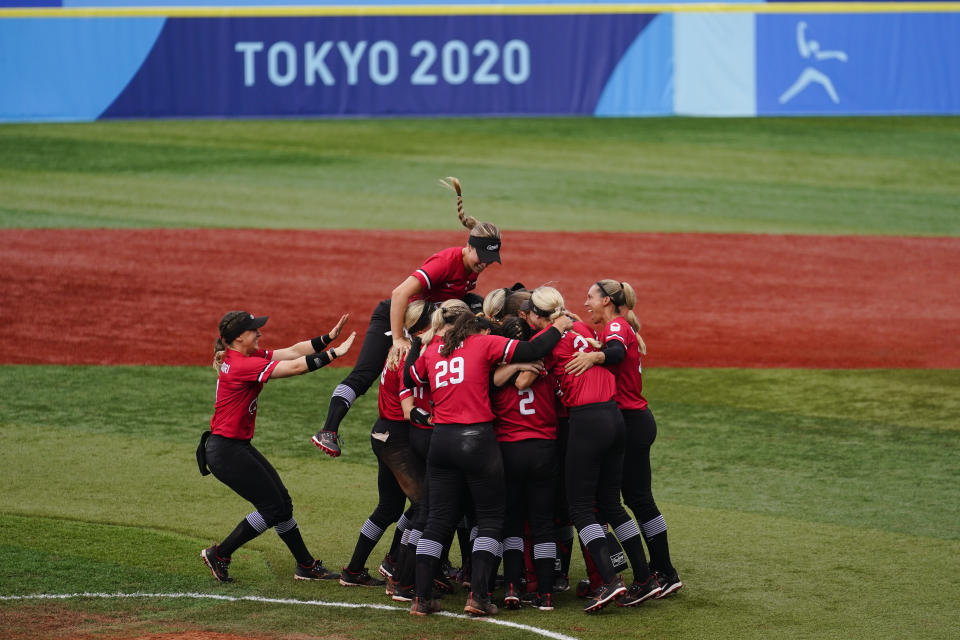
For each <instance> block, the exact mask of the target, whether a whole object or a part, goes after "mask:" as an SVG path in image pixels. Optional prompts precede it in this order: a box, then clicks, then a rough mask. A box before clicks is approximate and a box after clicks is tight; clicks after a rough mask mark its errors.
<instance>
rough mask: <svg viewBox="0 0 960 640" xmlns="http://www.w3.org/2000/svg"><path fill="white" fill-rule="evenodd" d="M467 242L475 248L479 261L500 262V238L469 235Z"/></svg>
mask: <svg viewBox="0 0 960 640" xmlns="http://www.w3.org/2000/svg"><path fill="white" fill-rule="evenodd" d="M469 244H470V246H471V247H473V248H474V249H476V250H477V257H478V258H480V262H484V263H487V264H489V263H491V262H500V238H481V237H479V236H470V240H469ZM500 264H503V263H502V262H501V263H500Z"/></svg>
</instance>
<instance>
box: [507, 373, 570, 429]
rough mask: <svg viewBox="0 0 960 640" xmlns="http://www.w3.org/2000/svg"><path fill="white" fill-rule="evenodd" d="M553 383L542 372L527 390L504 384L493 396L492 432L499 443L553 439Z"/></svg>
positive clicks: (554, 385)
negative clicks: (495, 434) (493, 417)
mask: <svg viewBox="0 0 960 640" xmlns="http://www.w3.org/2000/svg"><path fill="white" fill-rule="evenodd" d="M555 388H556V380H554V378H553V376H552V375H550V373H548V372H547V371H543V372H542V373H541V374H540V375H539V376H537V379H536V380H535V381H534V383H533V384H532V385H530V387H528V388H527V389H517V387H516V386H514V385H512V384H506V385H504V386H502V387H500V388H499V389H497V390H496V391H495V392H494V394H493V412H494V414H496V418H495V419H494V421H493V425H494V430H495V431H496V433H497V441H499V442H517V441H519V440H530V439H533V438H539V439H541V440H556V439H557V402H556V392H555Z"/></svg>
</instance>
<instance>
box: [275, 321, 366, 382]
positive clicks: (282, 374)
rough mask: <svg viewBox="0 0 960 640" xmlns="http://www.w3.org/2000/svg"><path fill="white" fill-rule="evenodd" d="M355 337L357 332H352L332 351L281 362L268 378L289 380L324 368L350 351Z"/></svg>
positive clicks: (328, 350)
mask: <svg viewBox="0 0 960 640" xmlns="http://www.w3.org/2000/svg"><path fill="white" fill-rule="evenodd" d="M356 337H357V332H356V331H353V332H351V333H350V336H349V337H347V339H346V340H344V341H343V342H341V343H340V344H339V345H338V346H336V347H334V348H332V349H327V350H326V351H321V352H320V353H312V354H310V355H308V356H304V357H302V358H296V359H294V360H283V361H282V362H280V363H279V364H278V365H277V368H276V369H274V370H273V374H272V375H271V376H270V377H271V378H289V377H290V376H298V375H300V374H301V373H306V372H308V371H316V370H317V369H319V368H321V367H325V366H327V365H328V364H330V363H331V362H333V361H334V360H336V359H337V358H339V357H341V356H343V355H346V353H347V352H348V351H350V347H352V346H353V341H354V339H355V338H356ZM308 344H309V342H308Z"/></svg>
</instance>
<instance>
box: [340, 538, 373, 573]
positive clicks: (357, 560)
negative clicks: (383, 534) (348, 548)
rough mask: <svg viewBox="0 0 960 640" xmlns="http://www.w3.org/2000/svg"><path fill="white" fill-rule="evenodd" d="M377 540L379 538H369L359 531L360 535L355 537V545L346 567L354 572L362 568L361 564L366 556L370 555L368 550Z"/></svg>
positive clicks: (365, 561)
mask: <svg viewBox="0 0 960 640" xmlns="http://www.w3.org/2000/svg"><path fill="white" fill-rule="evenodd" d="M377 542H379V540H371V539H370V538H368V537H367V536H365V535H363V534H362V533H361V534H360V537H359V538H357V546H355V547H354V548H353V557H351V558H350V564H349V565H347V569H349V570H350V571H352V572H354V573H356V572H358V571H360V570H361V569H363V566H364V565H365V564H366V563H367V558H369V557H370V552H371V551H373V548H374V547H375V546H377Z"/></svg>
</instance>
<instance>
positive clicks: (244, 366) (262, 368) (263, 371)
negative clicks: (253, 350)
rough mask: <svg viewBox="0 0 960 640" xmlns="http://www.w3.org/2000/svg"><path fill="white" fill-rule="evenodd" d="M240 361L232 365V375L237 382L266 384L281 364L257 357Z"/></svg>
mask: <svg viewBox="0 0 960 640" xmlns="http://www.w3.org/2000/svg"><path fill="white" fill-rule="evenodd" d="M238 360H239V361H235V362H233V364H232V365H231V370H230V374H231V375H232V376H233V377H234V378H235V379H237V380H246V381H249V382H266V381H267V380H269V379H270V376H271V375H273V372H274V370H275V369H276V368H277V365H278V364H280V362H279V361H276V362H275V361H272V360H268V359H267V358H264V357H261V356H257V355H254V356H250V357H249V358H242V359H238Z"/></svg>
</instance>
